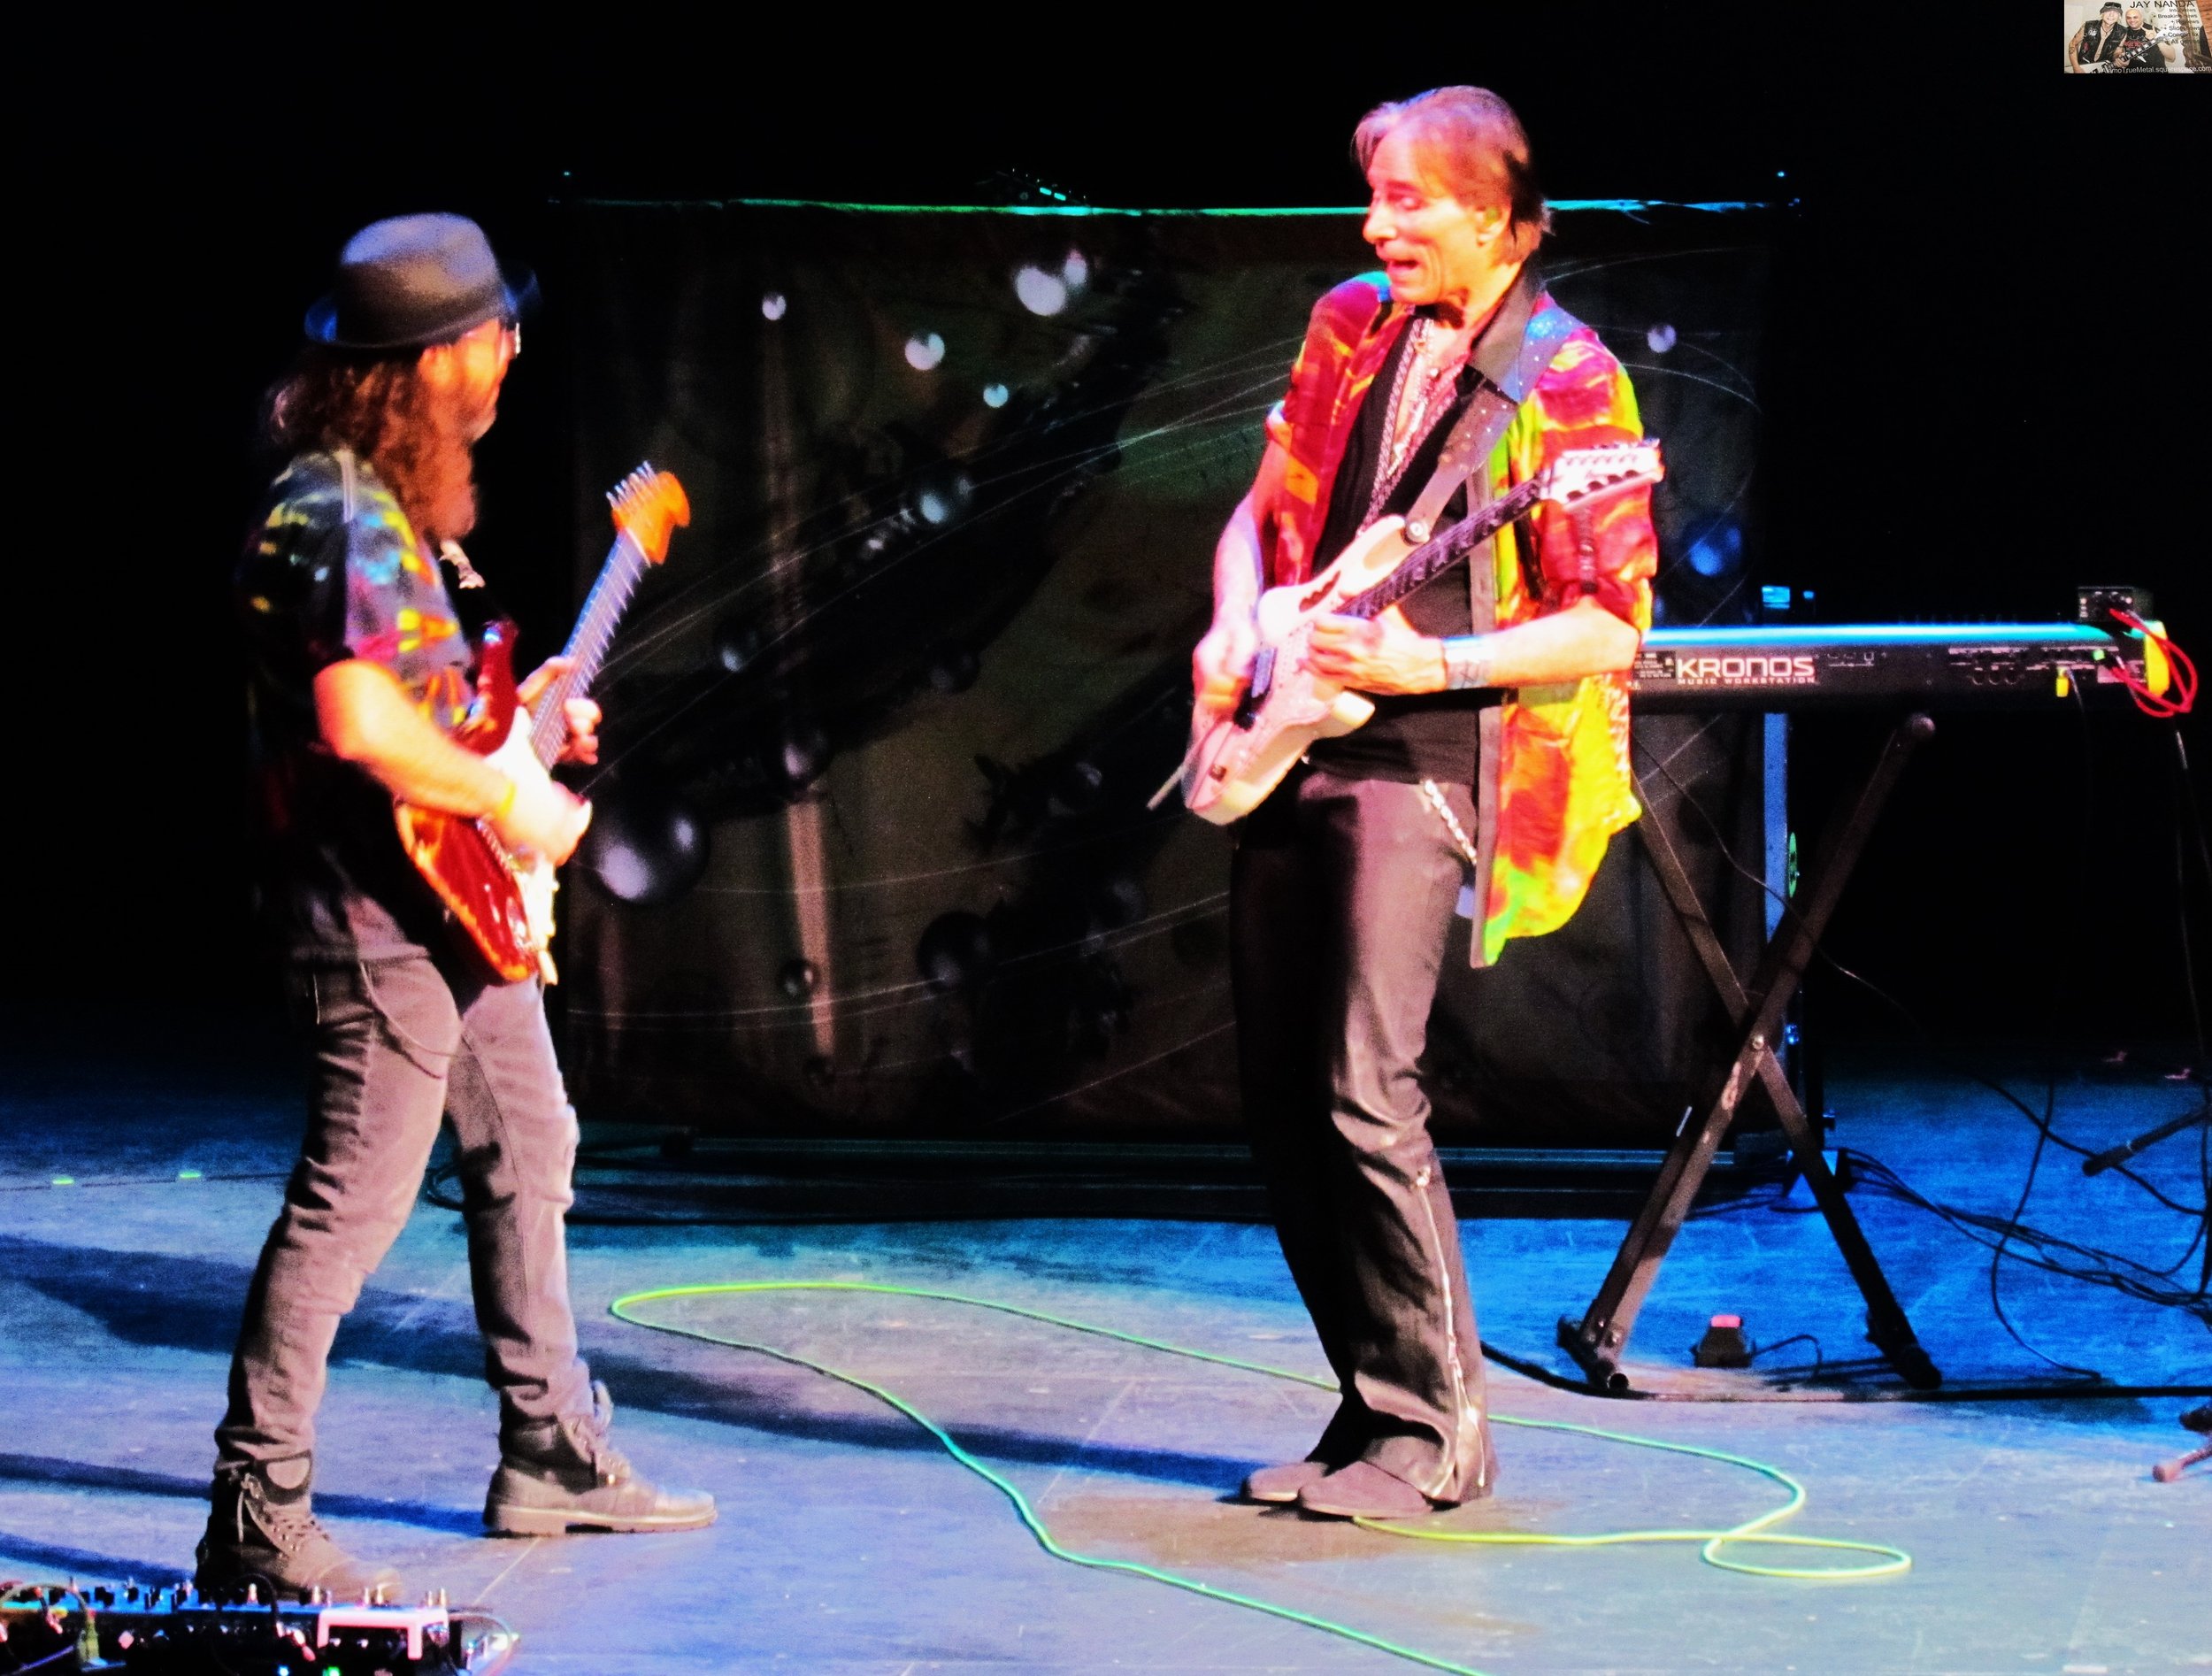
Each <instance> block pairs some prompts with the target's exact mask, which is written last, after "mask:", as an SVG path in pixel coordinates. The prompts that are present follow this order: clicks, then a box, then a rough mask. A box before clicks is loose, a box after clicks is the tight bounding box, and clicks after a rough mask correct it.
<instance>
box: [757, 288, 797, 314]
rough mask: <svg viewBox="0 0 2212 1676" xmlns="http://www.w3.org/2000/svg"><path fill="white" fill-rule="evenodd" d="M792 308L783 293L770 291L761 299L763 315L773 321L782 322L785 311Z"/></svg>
mask: <svg viewBox="0 0 2212 1676" xmlns="http://www.w3.org/2000/svg"><path fill="white" fill-rule="evenodd" d="M790 306H791V304H790V303H789V301H788V300H787V298H786V297H785V296H784V294H783V293H782V292H781V291H770V292H768V293H766V294H765V295H764V296H762V298H761V299H760V311H761V314H762V315H763V316H764V318H766V319H771V320H780V319H783V317H784V311H785V310H787V309H788V308H789V307H790Z"/></svg>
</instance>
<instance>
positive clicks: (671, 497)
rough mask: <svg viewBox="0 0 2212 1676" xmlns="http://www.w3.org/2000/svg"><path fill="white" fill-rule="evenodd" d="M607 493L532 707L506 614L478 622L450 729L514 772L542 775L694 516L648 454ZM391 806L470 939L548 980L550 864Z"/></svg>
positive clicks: (481, 827)
mask: <svg viewBox="0 0 2212 1676" xmlns="http://www.w3.org/2000/svg"><path fill="white" fill-rule="evenodd" d="M607 503H608V504H609V505H610V506H611V507H612V508H613V509H614V528H615V537H614V546H613V547H612V548H611V550H609V552H608V554H607V562H606V564H605V565H603V567H602V568H601V570H600V572H599V580H597V581H596V582H595V583H593V584H592V589H591V593H590V596H588V598H587V599H586V600H585V601H584V609H583V611H581V612H580V614H579V615H578V617H577V619H576V629H575V632H574V633H573V634H571V635H570V636H569V637H568V644H567V645H566V646H565V648H563V649H562V656H564V657H569V658H572V659H573V660H574V664H573V666H572V668H571V669H570V670H569V672H568V673H566V674H565V675H563V676H561V677H560V678H559V679H558V680H555V681H554V682H552V684H551V685H549V687H547V688H546V689H545V691H544V693H543V694H542V695H541V696H540V697H539V700H538V704H537V712H536V714H535V715H533V714H532V713H531V712H530V711H527V710H525V709H523V708H522V706H521V705H520V704H519V703H517V702H516V698H515V644H514V642H515V627H514V625H513V624H512V623H510V622H497V623H494V624H492V625H491V626H490V627H487V628H486V629H485V631H484V635H483V641H482V646H481V650H480V653H479V656H478V660H477V673H476V704H475V708H474V709H473V710H472V711H471V712H470V715H469V719H468V720H467V721H465V723H463V724H462V726H461V727H458V728H457V729H456V730H455V732H454V734H453V738H454V741H455V742H457V743H458V744H461V745H464V746H466V747H467V748H468V749H469V750H472V751H474V752H476V753H477V755H479V756H480V757H490V758H491V759H492V760H493V761H494V762H495V763H497V764H498V765H500V767H502V768H503V769H504V770H505V771H506V772H507V773H509V774H510V775H511V776H513V777H515V778H516V779H518V780H521V779H527V778H529V777H531V776H535V777H537V778H538V779H540V780H542V779H545V778H546V777H547V771H548V770H549V768H550V767H551V766H552V765H553V762H554V760H555V759H556V758H557V757H558V756H559V755H560V753H561V746H562V743H563V742H564V741H565V739H566V738H567V736H568V721H567V717H566V715H565V712H564V708H563V707H564V705H565V702H566V701H567V700H569V699H571V698H580V697H582V696H584V695H585V694H586V693H588V692H589V691H590V690H591V684H592V682H593V680H595V679H596V678H597V676H598V673H599V668H600V665H602V664H603V663H604V662H605V661H606V657H607V648H608V647H609V646H610V645H611V643H612V642H613V641H614V631H615V627H616V625H617V624H618V623H619V622H620V621H621V619H622V613H623V611H624V610H625V608H626V607H627V606H628V604H629V603H630V596H631V595H632V594H633V593H634V592H635V591H636V589H637V585H638V583H639V582H640V581H641V580H643V578H644V575H645V572H646V569H647V567H648V566H649V565H657V564H659V563H660V562H661V561H662V560H663V559H664V558H666V557H668V540H669V537H670V535H671V534H673V533H674V531H675V529H676V527H678V526H679V525H682V524H688V523H689V522H691V503H690V502H689V501H688V500H687V499H686V498H685V496H684V486H683V485H682V484H681V483H679V482H678V481H676V479H675V477H674V476H673V475H672V473H667V472H657V471H655V470H654V469H653V467H652V466H651V465H650V464H647V465H641V466H639V467H638V468H637V470H636V471H634V472H632V473H630V474H629V476H627V477H626V478H624V479H623V480H622V481H621V482H620V483H619V484H618V485H617V486H616V487H615V488H614V490H613V492H612V493H611V494H610V495H609V496H607ZM392 811H393V814H394V816H395V818H396V820H397V821H398V824H399V841H400V842H401V843H402V844H403V845H404V846H405V847H406V850H407V854H408V856H409V857H410V858H411V859H412V860H413V862H414V864H415V866H416V869H417V870H418V871H419V873H421V874H422V876H423V878H424V879H425V880H427V881H428V882H429V885H430V888H432V889H433V890H435V891H436V892H437V893H438V897H439V900H440V901H442V902H443V903H445V905H446V907H447V909H448V910H449V911H450V912H451V913H452V915H453V919H454V923H455V925H456V926H458V927H459V930H460V933H461V935H462V937H463V938H464V940H465V942H467V944H468V946H469V947H470V948H472V949H474V950H475V951H476V953H477V954H478V955H479V956H480V957H481V958H482V959H483V961H484V963H485V964H486V965H488V966H489V967H490V968H491V970H492V971H493V972H494V973H496V974H497V975H498V976H499V977H501V978H502V979H504V980H507V981H509V982H513V981H515V980H518V979H521V978H527V977H529V976H531V975H532V974H533V973H535V974H537V975H538V976H540V977H541V978H543V979H544V980H546V981H547V982H548V983H551V982H553V981H554V980H555V979H556V977H557V973H555V972H554V969H553V957H552V954H551V953H550V951H549V950H550V944H551V942H552V938H553V893H554V892H555V891H556V890H557V889H558V888H559V885H558V882H557V880H555V878H554V876H553V868H552V865H551V864H550V863H549V862H548V861H547V860H546V859H545V857H542V856H538V855H534V854H530V853H527V852H524V851H518V850H509V849H508V848H507V847H506V846H505V845H504V844H503V843H501V842H500V841H499V836H498V834H496V833H495V832H494V831H493V830H492V823H491V822H490V821H489V820H487V819H480V818H478V819H472V818H471V817H469V816H466V815H449V814H443V813H441V812H440V811H437V810H434V809H419V808H417V807H416V806H415V805H414V804H412V803H400V802H397V801H395V802H394V803H393V805H392Z"/></svg>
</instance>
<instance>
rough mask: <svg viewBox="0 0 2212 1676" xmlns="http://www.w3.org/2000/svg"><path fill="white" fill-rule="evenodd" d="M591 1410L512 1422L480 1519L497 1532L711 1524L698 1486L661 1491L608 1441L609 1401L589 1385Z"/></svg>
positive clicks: (706, 1498)
mask: <svg viewBox="0 0 2212 1676" xmlns="http://www.w3.org/2000/svg"><path fill="white" fill-rule="evenodd" d="M591 1399H592V1411H591V1412H590V1413H589V1414H588V1415H581V1416H578V1417H574V1418H568V1419H564V1420H541V1421H538V1422H536V1423H535V1424H534V1425H530V1426H521V1427H518V1428H517V1430H516V1431H515V1432H514V1433H513V1434H511V1435H509V1436H503V1437H502V1438H501V1439H500V1443H499V1470H498V1471H497V1472H495V1473H493V1474H492V1487H491V1491H490V1493H489V1494H488V1495H486V1496H485V1498H484V1524H485V1526H486V1528H487V1529H488V1530H490V1531H491V1532H492V1533H493V1534H495V1535H499V1536H558V1535H560V1534H562V1533H563V1532H565V1531H574V1530H586V1531H693V1530H697V1529H698V1528H699V1527H700V1526H703V1525H711V1524H713V1523H714V1497H713V1496H711V1495H707V1494H706V1493H705V1492H704V1491H703V1490H664V1489H662V1488H660V1487H659V1486H658V1485H657V1484H655V1483H653V1482H651V1481H650V1480H647V1479H642V1478H640V1477H639V1476H638V1475H637V1473H636V1472H635V1470H634V1469H633V1468H632V1466H631V1465H630V1463H629V1462H628V1461H627V1460H626V1459H625V1458H624V1457H623V1454H622V1451H621V1450H620V1449H617V1448H615V1446H614V1445H613V1444H612V1443H611V1442H608V1441H607V1429H608V1427H609V1426H610V1425H611V1423H612V1422H613V1419H614V1403H613V1400H612V1399H611V1398H610V1397H609V1396H608V1395H607V1388H606V1387H605V1386H603V1385H600V1384H597V1383H595V1384H594V1385H593V1386H592V1388H591Z"/></svg>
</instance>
